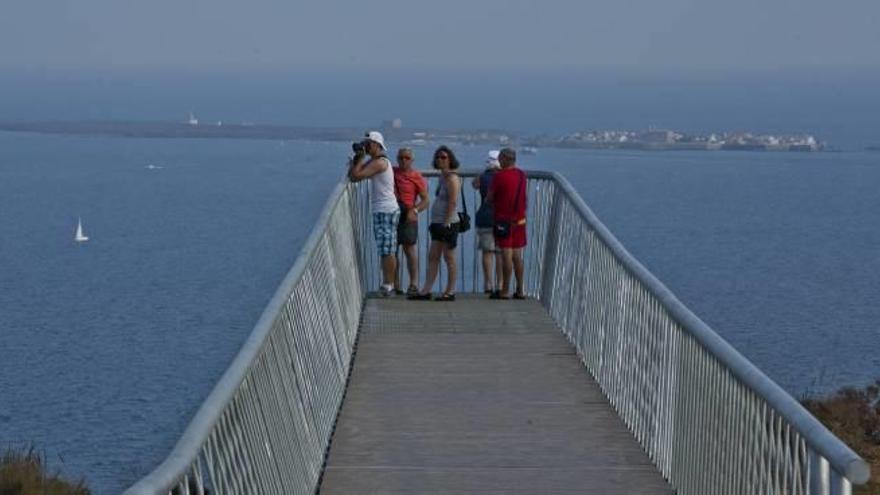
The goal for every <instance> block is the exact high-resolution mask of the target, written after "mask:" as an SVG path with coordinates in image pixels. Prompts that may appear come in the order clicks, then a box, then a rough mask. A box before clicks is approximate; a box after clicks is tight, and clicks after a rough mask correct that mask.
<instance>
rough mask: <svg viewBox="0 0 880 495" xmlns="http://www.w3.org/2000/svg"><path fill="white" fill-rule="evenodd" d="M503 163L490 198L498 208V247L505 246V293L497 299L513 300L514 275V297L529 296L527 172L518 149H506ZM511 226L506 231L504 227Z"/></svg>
mask: <svg viewBox="0 0 880 495" xmlns="http://www.w3.org/2000/svg"><path fill="white" fill-rule="evenodd" d="M498 161H499V162H500V163H501V170H499V171H498V172H497V173H496V174H495V177H494V178H493V179H492V184H491V186H489V195H488V197H487V201H490V202H491V203H492V205H493V206H494V207H495V246H496V247H497V248H498V249H501V256H502V261H503V263H502V270H501V292H500V293H496V294H497V295H496V294H493V298H497V299H510V275H511V272H513V273H514V274H516V292H514V293H513V298H514V299H525V293H524V292H523V290H524V286H523V248H524V247H525V246H526V204H527V200H526V174H525V172H523V171H522V170H520V169H519V168H517V166H516V151H514V150H512V149H510V148H504V149H503V150H501V152H500V153H499V154H498ZM505 226H508V229H507V232H506V233H505V229H504V227H505Z"/></svg>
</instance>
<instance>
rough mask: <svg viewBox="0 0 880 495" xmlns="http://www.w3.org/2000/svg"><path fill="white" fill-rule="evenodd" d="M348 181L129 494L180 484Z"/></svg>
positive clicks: (333, 194) (300, 274) (335, 193)
mask: <svg viewBox="0 0 880 495" xmlns="http://www.w3.org/2000/svg"><path fill="white" fill-rule="evenodd" d="M347 182H348V181H347V180H343V181H341V182H340V183H339V184H337V185H336V187H334V188H333V192H331V194H330V196H329V199H328V200H327V203H326V204H325V205H324V208H323V210H322V211H321V213H320V215H319V216H318V220H317V221H316V223H315V226H314V227H313V228H312V231H311V233H310V234H309V237H308V239H307V240H306V242H305V244H304V245H303V247H302V249H300V252H299V255H298V256H297V258H296V261H295V262H294V265H293V267H292V268H291V269H290V271H289V272H288V273H287V275H286V276H285V277H284V280H282V282H281V284H280V286H279V287H278V289H277V290H276V291H275V294H274V295H273V296H272V299H271V300H270V301H269V304H268V305H267V306H266V309H264V310H263V313H262V315H261V316H260V318H259V320H258V321H257V323H256V325H255V326H254V329H253V331H251V333H250V335H249V336H248V338H247V340H245V342H244V344H243V345H242V348H241V350H240V351H239V352H238V354H237V355H236V356H235V358H234V359H233V361H232V363H231V364H230V365H229V368H227V369H226V371H225V372H224V373H223V375H222V376H221V377H220V380H219V381H218V382H217V385H215V386H214V388H213V390H212V391H211V393H210V394H209V395H208V397H207V398H206V399H205V401H204V402H203V403H202V405H201V407H199V410H198V412H196V414H195V416H194V417H193V419H192V420H191V421H190V422H189V425H188V426H187V428H186V430H184V432H183V434H182V435H181V437H180V440H178V441H177V444H176V445H175V446H174V448H173V449H172V451H171V453H170V454H169V455H168V457H167V458H166V459H165V460H164V461H163V462H162V463H161V464H160V465H159V466H158V467H157V468H156V469H155V470H153V472H151V473H150V474H148V475H147V476H145V477H143V478H142V479H140V480H139V481H138V482H137V483H135V484H134V485H132V486H131V487H130V488H129V489H128V490H126V491H125V493H126V494H127V495H139V494H154V493H163V492H165V493H167V492H168V491H170V490H171V489H172V487H175V486H177V485H178V484H180V482H181V478H183V477H185V476H186V474H187V471H188V470H190V469H191V467H192V463H193V461H194V460H195V459H197V458H198V456H199V453H200V450H201V449H202V447H203V445H204V444H205V443H206V442H207V441H208V438H209V435H210V433H211V431H212V429H213V428H214V426H215V425H216V424H217V423H218V422H219V420H220V418H221V415H222V414H223V412H224V410H225V408H226V406H227V405H228V404H229V403H231V402H232V400H233V398H234V396H235V394H236V391H237V390H238V388H239V387H240V386H241V384H242V382H243V381H244V379H245V376H246V373H247V371H248V369H249V367H250V366H251V364H252V363H253V362H254V360H255V358H256V356H257V354H258V353H259V351H260V349H261V348H262V347H263V346H264V345H265V342H266V339H267V336H268V335H269V332H270V331H271V330H272V327H273V324H274V323H275V321H276V319H277V318H278V317H279V315H280V314H281V312H282V308H283V307H284V306H285V304H286V303H287V301H288V299H289V298H290V294H291V293H292V292H293V288H294V287H295V286H296V284H297V283H298V282H299V281H300V280H301V279H302V278H303V275H304V273H305V270H306V264H307V263H308V261H309V258H310V256H311V254H312V253H313V252H314V251H315V250H316V247H317V245H318V243H319V241H320V240H321V238H322V235H323V234H324V232H325V231H326V230H327V228H328V226H329V223H330V219H331V215H332V214H333V212H334V211H335V210H336V208H338V207H339V206H340V202H341V200H342V198H343V192H344V191H345V189H346V188H347V187H348V185H347Z"/></svg>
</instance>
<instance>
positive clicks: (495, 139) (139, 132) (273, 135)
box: [0, 116, 874, 152]
mask: <svg viewBox="0 0 880 495" xmlns="http://www.w3.org/2000/svg"><path fill="white" fill-rule="evenodd" d="M379 128H380V129H381V130H382V132H383V133H384V134H385V137H386V139H387V140H389V141H392V142H395V143H400V144H401V145H405V146H424V145H427V144H429V143H436V142H444V143H448V144H453V145H480V146H492V147H502V146H517V147H521V148H523V149H525V150H527V151H531V152H534V151H536V150H537V149H538V148H575V149H624V150H644V151H667V150H670V151H671V150H687V151H799V152H817V151H825V150H826V145H825V144H824V143H822V142H820V141H819V140H817V139H816V138H815V137H813V136H811V135H805V134H789V135H765V134H753V133H750V132H735V133H721V134H715V133H712V134H708V135H690V134H686V133H682V132H678V131H672V130H658V129H649V130H646V131H585V132H576V133H573V134H567V135H562V136H539V137H535V136H524V135H518V134H516V133H513V132H508V131H503V130H497V129H492V130H443V129H414V128H404V127H403V126H402V125H401V123H400V121H399V120H395V121H388V122H385V123H383V125H382V126H380V127H379ZM0 131H8V132H33V133H42V134H67V135H93V136H116V137H128V138H188V139H264V140H289V141H330V142H334V141H338V142H346V141H352V140H353V139H356V138H357V136H360V135H361V134H362V133H363V129H361V128H352V127H304V126H287V125H266V124H252V123H246V122H244V123H234V124H230V123H224V122H216V123H210V124H205V123H200V122H199V121H198V120H196V119H195V118H194V117H193V116H190V120H189V121H186V122H134V121H51V122H9V123H0ZM873 148H874V147H870V148H869V149H873Z"/></svg>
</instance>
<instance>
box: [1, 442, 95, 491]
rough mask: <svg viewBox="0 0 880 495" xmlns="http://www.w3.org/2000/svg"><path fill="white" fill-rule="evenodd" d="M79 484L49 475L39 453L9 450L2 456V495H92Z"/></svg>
mask: <svg viewBox="0 0 880 495" xmlns="http://www.w3.org/2000/svg"><path fill="white" fill-rule="evenodd" d="M89 493H90V492H89V489H88V488H86V486H85V483H84V482H82V481H80V482H79V483H76V484H73V483H70V482H67V481H64V480H62V479H61V478H59V477H58V475H57V474H49V473H47V472H46V466H45V463H44V462H43V458H42V456H41V455H40V454H38V453H36V452H34V450H33V449H30V450H28V451H27V452H18V451H14V450H8V451H6V453H5V454H3V456H2V457H0V495H89Z"/></svg>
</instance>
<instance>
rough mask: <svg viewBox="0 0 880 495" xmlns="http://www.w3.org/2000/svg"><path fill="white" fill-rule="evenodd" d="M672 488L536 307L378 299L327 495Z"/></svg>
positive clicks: (367, 317)
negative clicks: (341, 494) (348, 494)
mask: <svg viewBox="0 0 880 495" xmlns="http://www.w3.org/2000/svg"><path fill="white" fill-rule="evenodd" d="M563 492H568V493H571V492H578V493H601V494H612V493H626V494H628V493H640V494H654V493H663V494H667V493H674V491H673V490H672V488H671V487H670V486H669V485H668V484H667V483H666V482H665V481H664V480H663V478H662V477H661V476H660V474H659V473H658V472H657V470H656V469H655V468H654V466H653V465H652V464H651V462H650V461H649V460H648V458H647V456H646V455H645V454H644V452H643V451H642V450H641V449H640V448H639V446H638V444H637V443H636V441H635V439H634V438H633V437H632V435H631V434H630V433H629V431H628V430H627V429H626V427H625V426H624V424H623V423H622V422H621V421H620V419H619V418H618V416H617V414H615V412H614V411H613V410H612V408H611V407H610V405H609V404H608V403H607V401H606V400H605V398H604V397H603V396H602V394H601V392H600V391H599V388H598V386H597V385H596V383H595V382H594V381H593V380H592V379H591V378H590V376H589V374H588V373H587V372H586V370H585V369H584V367H583V365H582V364H581V362H580V361H579V360H578V358H577V356H576V355H575V353H574V350H573V348H572V347H571V345H570V344H569V343H568V341H567V340H566V339H565V337H564V336H563V335H562V334H561V333H560V332H559V330H558V328H557V327H556V325H555V324H554V323H553V321H552V320H551V319H550V317H549V316H548V315H547V313H546V312H545V311H544V309H543V307H542V306H541V305H540V303H538V302H536V301H509V302H508V301H489V300H486V299H484V298H483V297H477V296H470V297H462V296H461V295H460V296H459V300H458V301H456V302H454V303H439V302H414V301H406V300H404V299H403V298H402V297H396V298H390V299H368V300H367V302H366V305H365V308H364V314H363V316H362V322H361V332H360V340H359V343H358V348H357V357H356V358H355V362H354V366H353V369H352V376H351V382H350V384H349V389H348V392H347V395H346V398H345V402H344V404H343V406H342V411H341V413H340V416H339V422H338V425H337V429H336V433H335V435H334V437H333V442H332V444H331V447H330V453H329V457H328V461H327V467H326V469H325V472H324V477H323V483H322V486H321V493H323V494H336V493H345V494H347V493H563Z"/></svg>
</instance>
